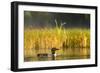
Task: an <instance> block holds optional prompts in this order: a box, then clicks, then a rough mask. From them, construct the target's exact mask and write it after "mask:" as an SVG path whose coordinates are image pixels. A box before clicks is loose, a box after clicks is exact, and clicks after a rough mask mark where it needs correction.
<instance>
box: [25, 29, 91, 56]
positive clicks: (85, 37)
mask: <svg viewBox="0 0 100 73" xmlns="http://www.w3.org/2000/svg"><path fill="white" fill-rule="evenodd" d="M53 47H55V48H59V49H60V50H59V51H57V54H62V55H63V54H64V53H65V54H66V53H67V54H68V51H66V52H64V51H65V50H67V49H70V52H71V51H74V48H77V49H79V48H83V49H84V48H87V49H90V30H89V29H79V28H73V29H65V28H62V27H60V28H59V27H56V28H44V29H35V28H34V29H29V28H27V29H25V30H24V57H32V56H37V54H38V53H48V54H50V53H51V52H50V51H51V50H50V49H51V48H53ZM85 51H86V49H84V50H83V52H85ZM84 54H85V55H88V54H89V53H88V54H87V53H84Z"/></svg>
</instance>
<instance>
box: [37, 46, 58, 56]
mask: <svg viewBox="0 0 100 73" xmlns="http://www.w3.org/2000/svg"><path fill="white" fill-rule="evenodd" d="M56 50H59V49H58V48H51V54H48V53H41V54H37V56H38V57H56V56H57V54H56Z"/></svg>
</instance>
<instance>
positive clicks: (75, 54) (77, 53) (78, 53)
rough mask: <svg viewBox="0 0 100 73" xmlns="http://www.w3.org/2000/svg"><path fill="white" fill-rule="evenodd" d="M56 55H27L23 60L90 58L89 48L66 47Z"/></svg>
mask: <svg viewBox="0 0 100 73" xmlns="http://www.w3.org/2000/svg"><path fill="white" fill-rule="evenodd" d="M57 55H58V56H56V57H52V56H51V57H37V56H32V57H27V58H24V61H25V62H30V61H50V60H75V59H89V58H90V48H67V49H63V50H62V51H60V54H59V52H57Z"/></svg>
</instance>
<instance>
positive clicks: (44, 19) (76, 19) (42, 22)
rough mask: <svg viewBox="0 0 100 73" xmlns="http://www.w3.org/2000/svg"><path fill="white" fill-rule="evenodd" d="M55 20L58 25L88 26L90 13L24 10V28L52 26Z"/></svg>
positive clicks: (67, 26) (69, 26)
mask: <svg viewBox="0 0 100 73" xmlns="http://www.w3.org/2000/svg"><path fill="white" fill-rule="evenodd" d="M55 20H56V21H57V23H58V26H60V25H61V23H62V24H64V25H63V27H64V28H90V14H76V13H58V12H57V13H54V12H36V11H24V25H25V27H26V28H28V27H32V28H44V27H48V28H53V27H55V26H56V23H55Z"/></svg>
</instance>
